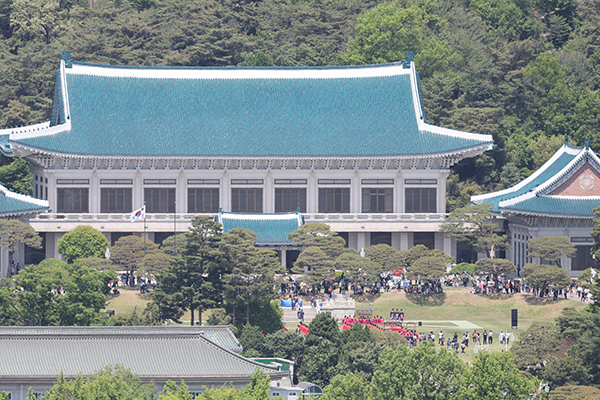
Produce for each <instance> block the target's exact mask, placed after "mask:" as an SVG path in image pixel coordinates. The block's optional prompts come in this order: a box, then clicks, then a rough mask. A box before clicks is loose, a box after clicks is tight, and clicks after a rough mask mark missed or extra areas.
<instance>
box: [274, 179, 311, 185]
mask: <svg viewBox="0 0 600 400" xmlns="http://www.w3.org/2000/svg"><path fill="white" fill-rule="evenodd" d="M275 184H276V185H306V179H275Z"/></svg>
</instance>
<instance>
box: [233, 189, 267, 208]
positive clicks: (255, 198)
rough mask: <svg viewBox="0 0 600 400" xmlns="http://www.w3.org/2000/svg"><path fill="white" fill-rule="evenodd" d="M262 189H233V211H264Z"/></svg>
mask: <svg viewBox="0 0 600 400" xmlns="http://www.w3.org/2000/svg"><path fill="white" fill-rule="evenodd" d="M262 194H263V192H262V189H259V188H236V189H231V211H233V212H242V213H245V212H246V213H261V212H262V209H263V207H262Z"/></svg>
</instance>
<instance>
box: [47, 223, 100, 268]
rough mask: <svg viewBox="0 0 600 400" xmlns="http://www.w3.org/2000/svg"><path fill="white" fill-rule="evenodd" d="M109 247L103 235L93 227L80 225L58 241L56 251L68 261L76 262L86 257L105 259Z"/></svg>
mask: <svg viewBox="0 0 600 400" xmlns="http://www.w3.org/2000/svg"><path fill="white" fill-rule="evenodd" d="M108 246H109V243H108V240H106V238H105V237H104V235H103V234H102V233H100V232H99V231H97V230H96V229H94V228H92V227H91V226H87V225H80V226H78V227H77V228H75V229H73V230H71V231H69V232H67V233H65V234H64V235H63V236H62V237H61V238H60V239H58V244H57V246H56V249H57V250H58V253H59V254H60V255H61V256H63V257H64V258H66V259H67V260H70V261H75V260H77V259H79V258H84V257H98V258H104V254H105V252H106V249H107V248H108Z"/></svg>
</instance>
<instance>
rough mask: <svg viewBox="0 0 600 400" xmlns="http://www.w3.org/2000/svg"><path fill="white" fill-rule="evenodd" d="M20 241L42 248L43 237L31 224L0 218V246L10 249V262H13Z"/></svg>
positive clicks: (35, 247)
mask: <svg viewBox="0 0 600 400" xmlns="http://www.w3.org/2000/svg"><path fill="white" fill-rule="evenodd" d="M19 243H23V244H26V245H27V246H29V247H33V248H34V249H41V248H42V238H41V237H40V235H39V234H38V233H37V232H36V231H35V230H34V229H33V228H32V227H31V225H29V224H26V223H24V222H21V221H19V220H18V219H0V247H2V250H8V264H9V265H10V264H12V261H13V256H14V253H15V251H16V250H17V249H18V248H19Z"/></svg>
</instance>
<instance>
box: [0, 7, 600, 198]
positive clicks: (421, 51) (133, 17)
mask: <svg viewBox="0 0 600 400" xmlns="http://www.w3.org/2000/svg"><path fill="white" fill-rule="evenodd" d="M62 50H69V51H71V54H72V56H73V57H74V58H75V59H76V60H79V61H88V62H96V63H111V64H131V65H193V66H230V65H281V66H285V65H291V66H302V65H336V64H368V63H383V62H389V61H398V60H399V59H401V58H403V54H404V51H406V50H412V51H414V53H415V60H416V63H417V68H418V70H419V71H420V74H421V78H422V86H423V95H424V100H425V109H426V114H427V119H428V121H430V122H431V123H433V124H436V125H441V126H445V127H451V128H456V129H461V130H465V131H469V132H480V133H491V134H493V135H494V138H495V140H496V143H497V144H498V147H497V148H496V149H495V150H493V151H491V152H487V153H486V154H483V155H481V156H479V157H478V158H476V159H470V160H465V161H463V162H461V163H460V164H459V165H458V166H456V167H455V168H454V173H453V175H452V176H451V177H450V185H449V202H448V206H449V209H450V210H451V209H452V208H454V207H456V206H457V205H461V204H462V203H464V202H465V201H466V199H468V196H469V195H470V194H471V193H477V192H487V191H491V190H497V189H500V188H502V187H507V186H510V185H512V184H514V183H515V182H517V181H519V180H520V179H522V178H524V177H526V176H527V175H529V174H530V173H531V172H532V171H534V170H535V169H536V168H538V167H539V166H540V165H541V164H543V163H544V162H545V161H546V160H547V159H548V157H549V156H550V155H551V154H552V153H553V152H554V151H555V150H556V149H557V148H558V147H559V146H560V145H561V144H562V143H563V141H564V136H565V135H567V134H568V135H569V136H570V141H571V142H572V143H573V144H577V145H583V144H584V140H585V138H586V137H589V138H590V143H591V146H592V148H593V149H594V150H596V151H600V132H599V127H600V120H599V117H600V116H599V112H600V94H599V92H598V89H599V87H600V0H579V1H578V0H471V1H469V0H437V1H436V0H422V1H411V0H402V1H396V2H382V1H379V0H262V1H260V0H256V1H251V0H114V1H109V0H0V127H3V126H19V125H25V124H29V123H36V122H40V121H42V120H45V119H46V118H48V117H49V115H50V107H51V99H52V91H53V76H54V70H55V69H57V67H58V61H59V59H60V54H61V51H62ZM99 112H101V110H99ZM0 178H1V177H0Z"/></svg>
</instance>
